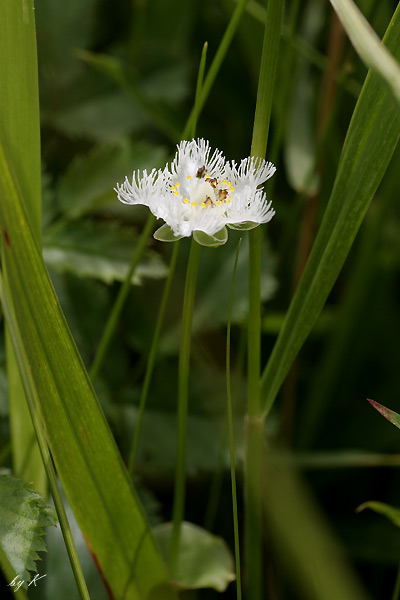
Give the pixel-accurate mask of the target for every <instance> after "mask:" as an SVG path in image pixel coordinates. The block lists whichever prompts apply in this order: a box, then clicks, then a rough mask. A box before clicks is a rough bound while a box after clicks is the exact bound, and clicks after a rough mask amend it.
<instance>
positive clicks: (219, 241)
mask: <svg viewBox="0 0 400 600" xmlns="http://www.w3.org/2000/svg"><path fill="white" fill-rule="evenodd" d="M193 239H194V240H195V241H196V242H197V243H198V244H200V246H208V247H209V248H217V247H218V246H222V245H223V244H226V242H227V240H228V230H227V228H226V227H223V228H222V229H220V231H217V233H215V234H214V235H208V234H207V233H204V231H193Z"/></svg>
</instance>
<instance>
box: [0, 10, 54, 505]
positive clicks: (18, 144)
mask: <svg viewBox="0 0 400 600" xmlns="http://www.w3.org/2000/svg"><path fill="white" fill-rule="evenodd" d="M0 90H1V94H0V131H1V132H2V136H3V139H4V141H5V144H6V146H7V148H8V152H9V154H10V156H11V158H12V161H13V164H14V167H15V170H16V173H17V174H18V180H19V182H20V186H21V189H22V192H23V196H24V199H25V208H26V211H27V213H28V215H29V218H30V221H31V224H32V229H33V232H34V235H35V238H36V240H37V241H38V243H40V240H41V229H42V227H41V165H40V130H39V92H38V81H37V56H36V32H35V22H34V9H33V0H26V2H14V1H13V0H4V2H1V4H0ZM6 352H7V371H8V390H9V392H8V395H9V406H10V426H11V439H12V446H13V467H14V472H15V473H16V474H17V475H18V476H19V477H21V478H22V479H24V480H26V481H33V482H34V485H35V489H36V490H37V491H38V492H40V493H41V494H42V495H43V496H46V475H45V472H44V468H43V465H42V463H41V458H40V453H39V449H38V447H37V444H36V439H35V432H34V430H33V427H32V423H31V419H30V415H29V411H28V408H27V404H26V400H25V395H24V391H23V387H22V383H21V380H20V377H19V372H18V366H17V363H16V359H15V356H14V353H13V350H12V344H11V342H10V340H9V337H8V335H6Z"/></svg>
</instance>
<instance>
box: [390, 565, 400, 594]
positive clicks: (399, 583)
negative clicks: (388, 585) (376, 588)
mask: <svg viewBox="0 0 400 600" xmlns="http://www.w3.org/2000/svg"><path fill="white" fill-rule="evenodd" d="M399 598H400V567H399V568H398V570H397V575H396V582H395V584H394V590H393V595H392V600H399Z"/></svg>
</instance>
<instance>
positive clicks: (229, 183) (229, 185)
mask: <svg viewBox="0 0 400 600" xmlns="http://www.w3.org/2000/svg"><path fill="white" fill-rule="evenodd" d="M176 185H178V184H176ZM226 185H227V186H228V187H231V185H232V184H231V182H230V181H227V182H226Z"/></svg>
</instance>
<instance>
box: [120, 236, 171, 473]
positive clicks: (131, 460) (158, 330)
mask: <svg viewBox="0 0 400 600" xmlns="http://www.w3.org/2000/svg"><path fill="white" fill-rule="evenodd" d="M178 250H179V241H178V242H174V243H173V251H172V257H171V262H170V264H169V271H168V278H167V281H166V282H165V286H164V291H163V295H162V298H161V304H160V308H159V311H158V316H157V323H156V328H155V330H154V336H153V341H152V344H151V348H150V353H149V358H148V361H147V367H146V373H145V376H144V382H143V387H142V393H141V396H140V403H139V415H138V420H137V423H136V427H135V433H134V436H133V442H132V448H131V452H130V456H129V473H130V475H132V474H133V467H134V464H135V457H136V450H137V445H138V442H139V434H140V429H141V425H142V420H143V415H144V410H145V407H146V401H147V396H148V392H149V387H150V381H151V377H152V374H153V368H154V362H155V359H156V352H157V347H158V340H159V337H160V333H161V329H162V325H163V322H164V316H165V310H166V308H167V303H168V298H169V293H170V290H171V284H172V279H173V276H174V272H175V266H176V260H177V258H178Z"/></svg>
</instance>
